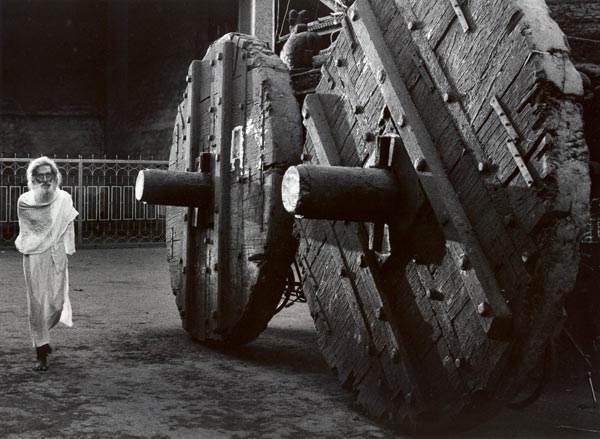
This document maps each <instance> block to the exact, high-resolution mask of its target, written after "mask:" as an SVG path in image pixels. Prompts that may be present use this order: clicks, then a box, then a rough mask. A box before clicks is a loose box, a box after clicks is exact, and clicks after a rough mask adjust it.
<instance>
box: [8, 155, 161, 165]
mask: <svg viewBox="0 0 600 439" xmlns="http://www.w3.org/2000/svg"><path fill="white" fill-rule="evenodd" d="M34 159H35V157H30V158H14V157H13V158H10V157H0V162H10V163H29V162H30V161H32V160H34ZM52 160H53V161H55V162H56V163H79V161H80V160H83V161H84V162H85V163H102V164H130V165H146V164H147V165H168V164H169V161H168V160H125V159H83V158H82V159H79V158H77V159H55V158H53V159H52Z"/></svg>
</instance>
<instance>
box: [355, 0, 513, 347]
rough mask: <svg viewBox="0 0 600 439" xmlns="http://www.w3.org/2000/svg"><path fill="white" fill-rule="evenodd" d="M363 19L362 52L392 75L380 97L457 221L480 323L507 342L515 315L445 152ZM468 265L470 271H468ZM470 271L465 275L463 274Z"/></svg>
mask: <svg viewBox="0 0 600 439" xmlns="http://www.w3.org/2000/svg"><path fill="white" fill-rule="evenodd" d="M353 8H355V9H356V11H357V12H358V16H359V17H360V19H358V20H356V21H354V22H353V23H352V24H353V26H354V34H355V35H356V38H357V41H358V43H359V44H360V45H361V46H362V48H363V51H364V53H365V56H366V57H367V59H368V61H369V66H370V67H371V69H372V71H373V72H374V73H375V72H379V71H381V70H383V71H385V72H386V73H387V78H388V79H387V80H386V81H384V82H380V83H379V88H380V91H381V93H382V95H383V97H384V100H385V101H386V103H387V105H388V107H389V109H390V113H391V114H392V116H393V118H394V119H395V120H404V119H405V117H406V119H407V124H406V126H405V127H404V128H402V129H401V130H400V136H401V138H402V140H403V143H404V146H405V148H406V151H407V154H408V156H409V158H410V160H411V162H412V163H415V166H416V167H417V174H418V176H419V179H420V181H421V184H422V186H423V189H424V190H425V193H426V194H427V196H428V198H429V200H430V203H431V206H432V208H433V210H434V212H435V214H436V217H437V218H438V220H439V219H440V218H442V216H445V215H449V216H450V218H452V221H453V225H454V226H455V230H456V232H457V233H458V235H459V240H460V242H457V243H456V245H458V246H460V247H461V248H462V251H463V253H464V255H465V256H466V260H467V261H468V264H462V262H461V270H462V275H463V276H465V277H466V278H467V279H468V280H469V283H470V284H471V286H470V287H469V288H467V293H468V294H469V297H470V299H471V302H472V303H473V306H474V307H475V309H474V311H475V312H476V313H477V316H478V318H479V322H480V324H481V326H482V328H483V329H484V330H485V332H486V333H487V334H488V336H490V337H492V338H498V339H506V338H507V337H508V332H509V331H510V327H511V323H510V321H511V319H512V314H511V312H510V309H509V308H508V306H507V304H506V302H505V301H504V297H503V296H502V292H501V291H500V288H499V286H498V284H497V281H496V278H495V275H494V272H493V270H492V269H491V267H490V266H489V263H488V261H487V259H486V257H485V254H484V253H483V250H482V249H481V247H480V245H479V243H478V241H477V239H476V237H475V234H474V231H473V228H472V226H471V225H470V222H469V220H468V218H467V215H466V213H465V211H464V209H463V207H462V205H461V203H460V199H459V197H458V194H457V193H456V192H455V190H454V188H453V186H452V184H451V182H450V181H449V178H448V176H447V174H446V171H445V169H444V166H443V164H442V161H441V158H440V156H439V152H438V151H437V149H436V146H435V144H434V143H433V141H432V140H431V137H430V135H429V133H428V131H427V129H426V127H425V124H424V123H423V121H422V120H421V118H420V116H419V112H418V110H417V108H416V107H415V104H414V103H413V101H412V97H411V95H410V93H409V91H408V89H407V88H406V84H405V83H404V81H403V80H402V78H401V76H400V73H399V72H398V69H397V68H396V65H395V60H394V56H393V55H392V53H391V51H390V49H389V48H388V46H387V44H386V42H385V40H384V38H383V35H382V34H381V30H380V29H379V26H378V23H377V20H376V18H375V15H374V13H373V10H372V9H371V6H370V5H369V4H368V3H367V2H356V3H355V4H354V6H353ZM463 265H464V267H463ZM463 268H464V269H463ZM481 303H488V304H489V310H486V312H484V313H479V312H477V309H476V308H477V307H478V305H479V304H481Z"/></svg>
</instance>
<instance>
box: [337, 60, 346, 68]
mask: <svg viewBox="0 0 600 439" xmlns="http://www.w3.org/2000/svg"><path fill="white" fill-rule="evenodd" d="M344 65H345V62H344V60H343V59H342V58H337V59H336V60H335V66H336V67H343V66H344Z"/></svg>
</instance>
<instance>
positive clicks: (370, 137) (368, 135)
mask: <svg viewBox="0 0 600 439" xmlns="http://www.w3.org/2000/svg"><path fill="white" fill-rule="evenodd" d="M364 139H365V142H372V141H374V140H375V134H373V133H365V135H364Z"/></svg>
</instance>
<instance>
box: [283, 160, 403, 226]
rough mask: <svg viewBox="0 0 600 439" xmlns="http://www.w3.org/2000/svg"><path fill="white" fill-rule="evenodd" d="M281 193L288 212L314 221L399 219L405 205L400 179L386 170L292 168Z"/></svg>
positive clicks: (284, 177)
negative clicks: (400, 207) (400, 209)
mask: <svg viewBox="0 0 600 439" xmlns="http://www.w3.org/2000/svg"><path fill="white" fill-rule="evenodd" d="M281 193H282V198H283V206H284V207H285V208H286V210H287V211H288V212H291V213H294V214H296V215H299V216H302V217H305V218H310V219H329V220H345V221H368V222H378V221H383V220H388V221H389V220H392V219H396V220H397V217H398V214H399V208H398V207H397V206H399V205H400V206H401V205H402V204H403V200H402V198H401V195H400V185H399V183H398V180H397V179H396V176H395V175H394V174H393V173H392V172H391V171H388V170H386V169H365V168H360V167H347V166H313V165H299V166H292V167H291V168H289V169H288V170H287V171H286V173H285V175H284V176H283V183H282V190H281Z"/></svg>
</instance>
